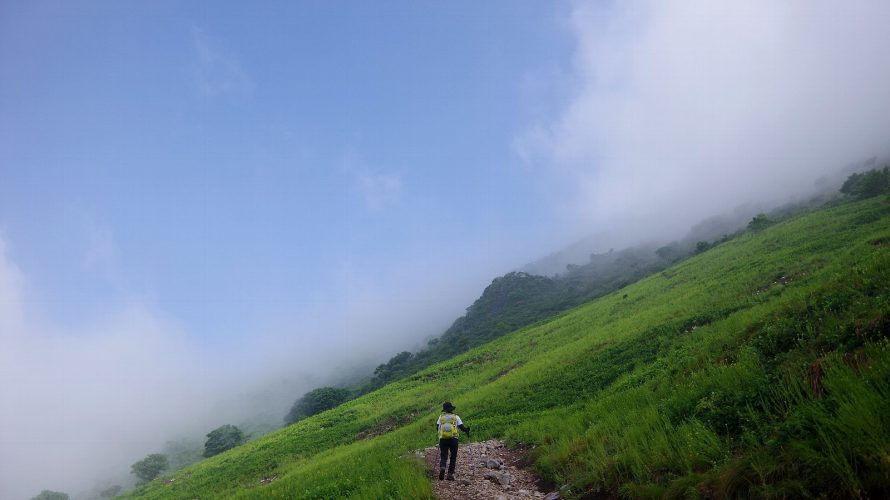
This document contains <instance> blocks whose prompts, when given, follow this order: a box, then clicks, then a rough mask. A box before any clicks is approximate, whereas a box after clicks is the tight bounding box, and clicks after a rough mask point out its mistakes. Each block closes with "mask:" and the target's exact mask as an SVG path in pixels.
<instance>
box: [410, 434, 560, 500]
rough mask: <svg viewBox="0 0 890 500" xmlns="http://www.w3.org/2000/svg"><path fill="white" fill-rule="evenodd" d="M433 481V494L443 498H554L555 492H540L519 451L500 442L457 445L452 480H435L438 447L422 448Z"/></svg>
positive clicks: (486, 499) (465, 499) (474, 499)
mask: <svg viewBox="0 0 890 500" xmlns="http://www.w3.org/2000/svg"><path fill="white" fill-rule="evenodd" d="M424 456H425V458H426V462H427V464H428V465H429V469H430V475H431V476H430V477H432V480H433V493H434V494H435V495H436V498H439V499H443V500H468V499H470V500H483V499H485V500H513V499H531V498H540V499H545V500H556V499H558V498H559V494H557V493H555V492H552V493H547V492H545V491H542V490H541V488H540V486H539V480H538V477H537V476H536V475H535V474H534V472H532V471H531V470H530V469H527V468H525V467H524V461H523V453H522V451H521V450H516V449H511V448H508V447H507V446H505V445H504V443H503V442H502V441H498V440H491V441H481V442H478V443H467V444H463V443H462V444H461V446H460V448H459V450H458V452H457V470H456V471H455V474H454V476H455V480H454V481H448V480H444V481H439V479H438V471H439V448H437V447H431V448H427V449H425V450H424Z"/></svg>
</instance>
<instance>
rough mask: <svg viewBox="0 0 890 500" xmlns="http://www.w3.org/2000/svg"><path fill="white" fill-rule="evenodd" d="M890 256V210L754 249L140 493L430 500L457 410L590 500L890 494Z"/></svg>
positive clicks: (806, 222) (448, 364) (797, 227)
mask: <svg viewBox="0 0 890 500" xmlns="http://www.w3.org/2000/svg"><path fill="white" fill-rule="evenodd" d="M887 241H890V208H888V206H887V203H886V201H882V200H875V199H872V200H867V201H863V202H856V203H850V204H844V205H840V206H836V207H833V208H831V209H827V210H823V211H819V212H814V213H810V214H805V215H801V216H798V217H795V218H792V219H790V220H788V221H785V222H783V223H780V224H777V225H775V226H773V227H770V228H768V229H766V230H763V231H762V232H757V233H748V234H744V235H742V236H740V237H738V238H736V239H733V240H731V241H728V242H726V243H723V244H721V245H718V246H717V247H715V248H713V249H711V250H709V251H707V252H704V253H702V254H700V255H698V256H696V257H694V258H691V259H688V260H686V261H684V262H682V263H680V264H679V265H676V266H674V267H671V268H669V269H667V270H665V271H664V272H660V273H657V274H655V275H652V276H650V277H648V278H646V279H643V280H641V281H639V282H637V283H635V284H632V285H630V286H627V287H625V288H623V289H621V290H619V291H617V292H615V293H612V294H609V295H607V296H605V297H602V298H600V299H597V300H595V301H593V302H590V303H588V304H586V305H584V306H581V307H579V308H577V309H573V310H571V311H569V312H566V313H563V314H561V315H560V316H558V317H556V318H554V319H552V320H551V321H547V322H544V323H540V324H536V325H533V326H530V327H528V328H525V329H522V330H519V331H517V332H513V333H511V334H509V335H507V336H505V337H502V338H500V339H498V340H496V341H494V342H491V343H489V344H486V345H484V346H481V347H479V348H476V349H474V350H472V351H469V352H466V353H464V354H462V355H459V356H457V357H455V358H452V359H450V360H447V361H445V362H442V363H439V364H436V365H434V366H432V367H430V368H428V369H426V370H424V371H422V372H419V373H417V374H415V375H412V376H411V377H409V378H407V379H403V380H401V381H398V382H395V383H392V384H389V385H387V386H385V387H383V388H381V389H380V390H377V391H375V392H372V393H370V394H367V395H365V396H363V397H361V398H359V399H356V400H353V401H350V402H348V403H346V404H344V405H342V406H340V407H338V408H335V409H333V410H331V411H327V412H325V413H322V414H319V415H316V416H314V417H311V418H308V419H306V420H303V421H300V422H298V423H296V424H294V425H292V426H289V427H287V428H284V429H282V430H280V431H277V432H275V433H272V434H269V435H267V436H264V437H262V438H260V439H258V440H256V441H254V442H251V443H248V444H246V445H243V446H240V447H238V448H236V449H234V450H231V451H229V452H226V453H223V454H221V455H218V456H216V457H213V458H210V459H208V460H204V461H202V462H199V463H197V464H194V465H192V466H190V467H187V468H185V469H182V470H180V471H177V472H176V473H174V474H172V475H170V476H167V477H165V478H162V479H159V480H156V481H154V482H152V483H151V484H149V485H146V486H144V487H142V488H140V489H137V490H135V491H133V492H130V493H129V494H128V495H127V496H128V497H133V498H137V497H138V498H187V499H191V498H276V497H281V498H343V497H350V498H426V497H429V496H430V495H431V486H430V483H429V479H428V478H427V475H426V472H425V470H424V468H423V464H422V463H421V462H420V461H419V459H418V458H417V457H416V456H415V455H414V453H413V451H414V450H416V449H419V448H423V447H427V446H431V445H433V444H434V441H435V432H434V428H433V422H434V421H435V418H436V416H437V414H438V409H439V407H440V405H441V402H442V401H445V400H451V401H454V402H455V403H456V404H457V406H458V413H459V414H460V415H461V416H462V417H463V418H464V420H465V421H466V423H467V424H469V425H470V426H471V427H472V428H473V439H475V440H482V439H488V438H492V437H500V438H505V439H507V440H508V441H509V442H511V443H520V442H521V443H524V444H526V445H528V446H530V447H531V450H532V451H531V457H532V459H533V462H534V466H535V467H536V468H537V470H538V472H539V473H540V474H541V475H542V476H543V477H544V478H545V479H547V480H549V481H551V482H553V483H554V484H556V485H558V486H560V487H561V491H562V493H563V494H564V495H565V496H567V497H570V498H572V497H592V496H596V495H597V494H603V493H605V494H609V495H622V496H626V497H631V498H649V497H658V498H663V497H683V498H687V497H693V498H694V497H706V498H707V497H751V496H756V497H788V496H794V497H797V496H820V495H821V496H829V497H851V496H853V497H855V496H859V497H881V496H887V495H888V494H890V341H888V337H890V246H888V245H887V243H886V242H887ZM273 476H274V477H275V480H274V481H271V482H270V483H268V484H263V483H261V481H262V480H263V479H264V478H268V477H273ZM171 479H175V480H174V481H172V482H169V481H170V480H171Z"/></svg>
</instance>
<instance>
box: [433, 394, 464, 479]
mask: <svg viewBox="0 0 890 500" xmlns="http://www.w3.org/2000/svg"><path fill="white" fill-rule="evenodd" d="M442 411H443V413H442V414H441V415H439V419H438V420H436V431H438V433H439V456H440V459H439V480H442V479H445V464H446V463H447V462H448V455H451V463H450V464H448V480H449V481H454V466H455V465H456V463H457V435H458V429H460V430H462V431H464V432H466V433H467V436H469V435H470V428H469V427H467V426H465V425H464V423H463V422H462V421H461V419H460V417H458V416H457V415H455V414H454V405H453V404H451V403H450V402H445V403H444V404H443V405H442Z"/></svg>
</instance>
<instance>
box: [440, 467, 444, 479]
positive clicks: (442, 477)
mask: <svg viewBox="0 0 890 500" xmlns="http://www.w3.org/2000/svg"><path fill="white" fill-rule="evenodd" d="M443 479H445V469H439V481H441V480H443Z"/></svg>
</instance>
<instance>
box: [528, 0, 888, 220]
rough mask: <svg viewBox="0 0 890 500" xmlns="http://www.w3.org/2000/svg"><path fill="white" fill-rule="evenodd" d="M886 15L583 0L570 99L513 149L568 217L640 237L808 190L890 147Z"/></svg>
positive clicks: (881, 8) (859, 10) (813, 6)
mask: <svg viewBox="0 0 890 500" xmlns="http://www.w3.org/2000/svg"><path fill="white" fill-rule="evenodd" d="M887 19H890V4H888V3H886V2H871V1H855V0H854V1H850V2H829V1H815V2H814V1H803V0H793V1H790V2H773V1H768V0H754V1H748V2H734V3H729V2H711V1H708V0H682V1H680V0H676V1H654V0H653V1H636V2H609V3H586V2H579V3H577V4H576V5H575V8H574V10H573V14H572V19H571V26H572V30H573V33H574V34H575V36H576V38H577V51H576V54H575V59H574V72H575V77H576V78H577V88H576V90H575V94H574V98H573V99H572V100H571V102H570V104H569V105H568V106H566V107H565V108H564V109H563V110H562V111H561V113H559V115H558V117H557V118H556V119H554V120H552V121H550V122H543V123H536V124H533V125H532V126H531V127H530V128H529V130H528V131H527V133H526V134H525V135H524V136H522V137H520V138H519V140H518V141H517V145H516V147H517V152H518V153H519V155H520V156H521V157H523V158H525V159H526V160H527V161H529V162H531V163H532V164H535V165H543V166H544V168H545V170H544V171H545V172H546V174H547V175H548V176H552V177H554V178H556V179H558V180H559V181H560V186H561V189H568V190H569V192H570V193H571V197H570V199H572V200H573V201H572V213H573V214H574V216H575V218H576V222H577V221H581V222H585V223H587V224H591V225H594V226H598V227H601V228H604V229H608V228H609V227H610V226H611V227H625V228H627V227H632V228H636V229H631V232H636V233H638V234H636V236H640V235H642V234H645V233H647V232H651V231H653V230H656V229H655V228H656V227H658V228H665V229H667V228H670V230H671V231H676V230H678V229H679V228H682V227H688V225H689V224H691V223H693V222H695V221H696V220H697V219H700V218H702V217H704V216H707V215H710V214H712V213H714V212H716V211H719V210H721V209H726V208H731V207H732V206H733V205H734V204H740V203H743V202H745V201H749V200H755V201H764V200H770V199H772V198H776V197H779V196H782V195H785V194H788V193H791V192H794V191H795V190H798V189H799V188H801V187H804V188H808V187H810V186H812V182H813V181H814V180H815V179H816V178H817V177H819V176H820V175H822V174H823V173H825V172H826V171H828V170H829V169H832V168H837V167H840V166H842V165H845V164H847V163H848V162H849V161H852V160H856V159H861V158H866V157H868V156H871V155H874V154H881V153H884V152H885V151H886V148H887V147H888V145H890V141H888V139H890V93H888V92H887V90H886V89H887V88H890V64H888V63H887V61H888V60H890V30H888V29H887V28H886V22H887ZM566 186H570V187H568V188H566Z"/></svg>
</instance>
